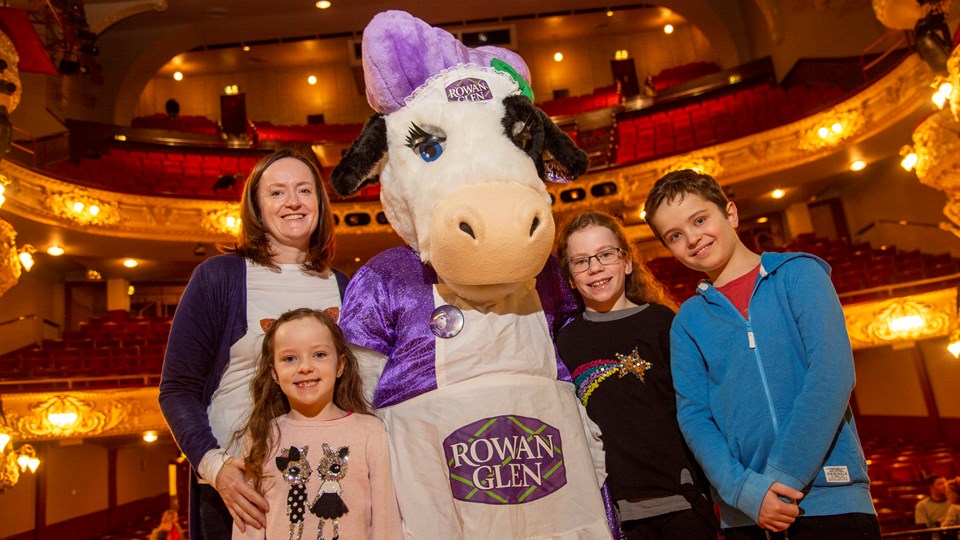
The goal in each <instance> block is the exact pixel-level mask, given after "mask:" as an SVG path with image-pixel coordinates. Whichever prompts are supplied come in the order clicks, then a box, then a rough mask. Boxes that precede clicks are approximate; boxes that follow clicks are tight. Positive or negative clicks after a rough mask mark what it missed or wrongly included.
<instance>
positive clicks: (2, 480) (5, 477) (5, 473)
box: [0, 405, 40, 492]
mask: <svg viewBox="0 0 960 540" xmlns="http://www.w3.org/2000/svg"><path fill="white" fill-rule="evenodd" d="M0 406H2V405H0ZM0 422H2V423H0V492H3V491H5V490H7V489H9V488H12V487H13V486H15V485H17V482H18V481H19V480H20V475H21V473H26V472H27V470H28V469H29V470H30V473H31V474H32V473H35V472H37V467H39V466H40V458H38V457H37V451H36V450H34V448H33V447H32V446H30V445H29V444H22V445H20V448H18V449H16V450H14V448H13V433H14V432H13V430H12V429H10V427H9V426H8V425H7V417H6V415H4V414H3V410H2V409H0Z"/></svg>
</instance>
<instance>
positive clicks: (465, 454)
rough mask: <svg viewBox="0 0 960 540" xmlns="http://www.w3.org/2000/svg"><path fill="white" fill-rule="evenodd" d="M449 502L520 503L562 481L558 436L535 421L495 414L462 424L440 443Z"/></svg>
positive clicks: (538, 496) (563, 471) (555, 487)
mask: <svg viewBox="0 0 960 540" xmlns="http://www.w3.org/2000/svg"><path fill="white" fill-rule="evenodd" d="M443 452H444V455H445V457H446V459H447V467H448V468H449V469H450V488H451V489H452V490H453V496H454V498H456V499H458V500H461V501H465V502H475V503H483V504H523V503H526V502H530V501H535V500H537V499H542V498H543V497H546V496H547V495H549V494H551V493H553V492H555V491H557V490H559V489H560V488H562V487H563V486H564V485H565V484H566V483H567V474H566V468H565V467H564V464H563V444H562V442H561V440H560V432H559V431H558V430H557V429H556V428H554V427H552V426H550V425H549V424H545V423H544V422H542V421H540V420H537V419H536V418H528V417H525V416H515V415H509V416H495V417H492V418H484V419H483V420H479V421H477V422H473V423H472V424H468V425H466V426H463V427H462V428H460V429H458V430H456V431H454V432H453V433H451V434H450V435H448V436H447V438H446V439H444V441H443Z"/></svg>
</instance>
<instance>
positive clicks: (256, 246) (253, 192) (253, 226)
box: [221, 148, 334, 272]
mask: <svg viewBox="0 0 960 540" xmlns="http://www.w3.org/2000/svg"><path fill="white" fill-rule="evenodd" d="M284 158H292V159H295V160H297V161H300V162H301V163H303V164H304V165H306V166H307V168H308V169H310V174H311V175H313V185H314V189H315V190H316V193H317V210H318V211H319V212H320V215H319V219H318V220H317V230H316V231H314V232H313V235H312V236H311V237H310V247H309V251H308V252H307V258H306V260H304V261H303V268H304V270H313V271H315V272H322V271H324V270H326V269H327V267H329V265H330V261H332V260H333V246H334V236H333V228H334V223H333V213H332V212H331V211H330V198H329V197H328V196H327V190H326V189H324V187H323V181H322V177H321V176H320V170H319V169H317V166H316V164H315V163H314V161H313V160H312V159H311V158H310V157H308V156H307V155H306V154H303V153H301V152H300V151H298V150H294V149H291V148H284V149H283V150H278V151H276V152H274V153H272V154H270V155H269V156H267V157H265V158H263V159H261V160H260V161H258V162H257V164H256V165H255V166H254V167H253V171H251V172H250V176H249V177H247V182H246V184H244V186H243V195H242V196H241V198H240V232H239V234H237V240H236V243H235V244H234V245H232V246H228V245H225V246H221V250H223V251H224V252H226V253H235V254H237V255H240V256H241V257H246V258H247V259H250V260H251V261H253V262H255V263H257V264H259V265H260V266H266V267H268V268H273V269H276V268H277V265H276V264H275V263H274V262H273V253H271V252H270V242H269V239H268V238H267V228H266V226H264V224H263V214H262V213H261V211H260V201H259V200H257V188H258V187H259V186H260V180H261V179H262V178H263V173H265V172H266V171H267V169H269V168H270V166H271V165H273V164H274V163H276V162H277V161H279V160H281V159H284Z"/></svg>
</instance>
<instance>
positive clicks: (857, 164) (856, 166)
mask: <svg viewBox="0 0 960 540" xmlns="http://www.w3.org/2000/svg"><path fill="white" fill-rule="evenodd" d="M866 166H867V162H866V161H863V160H862V159H858V160H856V161H854V162H853V163H851V164H850V170H851V171H862V170H863V169H865V168H866Z"/></svg>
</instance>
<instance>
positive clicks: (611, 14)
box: [607, 9, 613, 17]
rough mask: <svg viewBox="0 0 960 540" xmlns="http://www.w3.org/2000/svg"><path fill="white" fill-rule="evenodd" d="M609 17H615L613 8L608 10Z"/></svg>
mask: <svg viewBox="0 0 960 540" xmlns="http://www.w3.org/2000/svg"><path fill="white" fill-rule="evenodd" d="M607 17H613V10H612V9H608V10H607Z"/></svg>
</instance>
